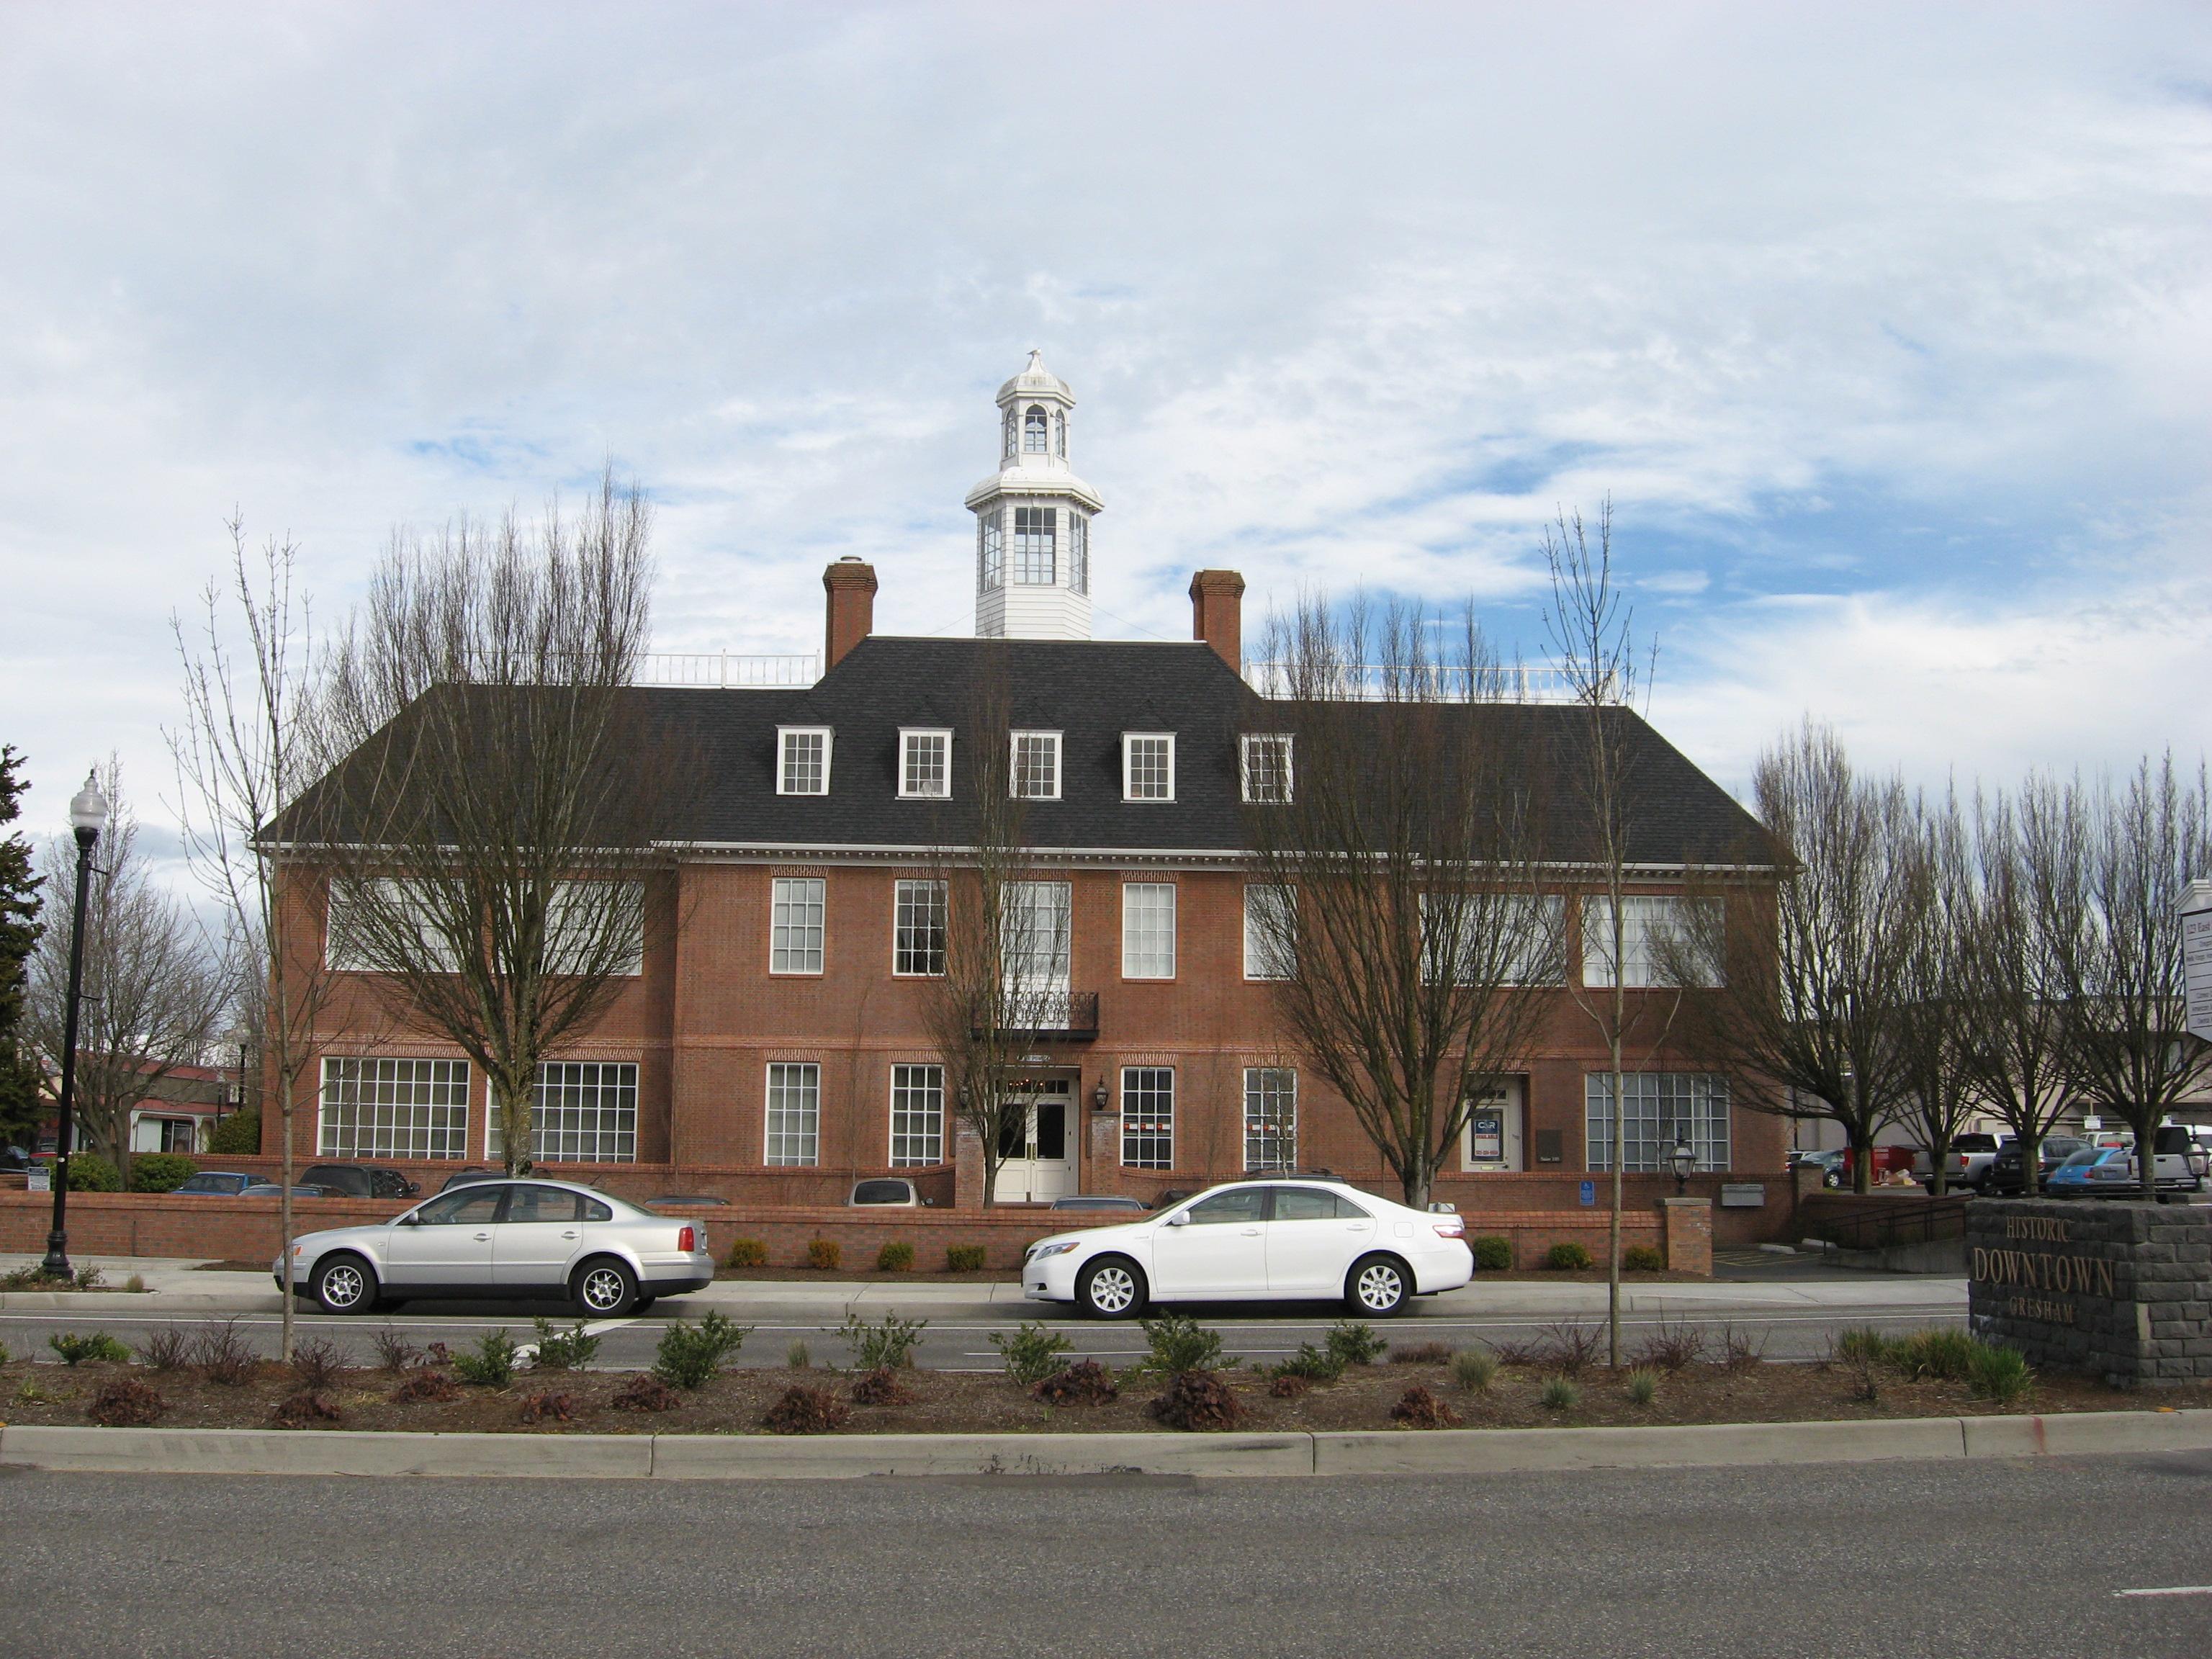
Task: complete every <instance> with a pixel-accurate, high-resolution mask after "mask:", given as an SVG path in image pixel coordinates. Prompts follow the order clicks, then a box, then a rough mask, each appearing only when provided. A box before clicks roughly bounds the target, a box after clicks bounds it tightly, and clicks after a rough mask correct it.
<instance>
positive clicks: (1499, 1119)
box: [1461, 1078, 1527, 1170]
mask: <svg viewBox="0 0 2212 1659" xmlns="http://www.w3.org/2000/svg"><path fill="white" fill-rule="evenodd" d="M1523 1097H1524V1091H1523V1086H1522V1080H1521V1079H1519V1078H1513V1079H1509V1080H1508V1081H1507V1083H1506V1085H1505V1086H1504V1088H1503V1089H1501V1090H1499V1091H1498V1092H1497V1093H1496V1094H1493V1095H1490V1096H1488V1097H1486V1098H1484V1099H1481V1100H1479V1101H1477V1102H1475V1103H1474V1110H1473V1111H1472V1112H1470V1113H1468V1120H1467V1133H1466V1134H1465V1135H1464V1136H1463V1137H1462V1148H1461V1151H1462V1161H1461V1167H1462V1168H1464V1169H1468V1170H1519V1169H1523V1168H1525V1167H1527V1166H1526V1165H1524V1164H1522V1161H1521V1121H1522V1104H1523Z"/></svg>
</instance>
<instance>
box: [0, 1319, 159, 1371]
mask: <svg viewBox="0 0 2212 1659" xmlns="http://www.w3.org/2000/svg"><path fill="white" fill-rule="evenodd" d="M190 1360H191V1338H189V1337H187V1336H186V1335H185V1334H184V1332H183V1331H182V1330H181V1329H180V1328H178V1327H177V1326H174V1325H164V1326H162V1327H161V1329H159V1330H157V1331H155V1332H154V1333H152V1334H150V1335H149V1336H148V1337H147V1339H146V1340H144V1341H143V1342H141V1343H140V1344H139V1345H138V1363H139V1364H142V1365H143V1366H145V1367H146V1368H147V1369H148V1370H156V1371H180V1370H184V1368H185V1365H186V1364H188V1363H189V1362H190ZM7 1363H8V1362H7V1360H6V1359H5V1358H0V1365H4V1364H7Z"/></svg>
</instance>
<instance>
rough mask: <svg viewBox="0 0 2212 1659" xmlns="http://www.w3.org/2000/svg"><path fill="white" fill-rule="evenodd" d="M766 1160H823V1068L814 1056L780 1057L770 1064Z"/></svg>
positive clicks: (788, 1162) (786, 1163)
mask: <svg viewBox="0 0 2212 1659" xmlns="http://www.w3.org/2000/svg"><path fill="white" fill-rule="evenodd" d="M763 1152H764V1156H763V1158H762V1159H761V1161H762V1162H763V1164H777V1165H783V1166H800V1165H805V1164H819V1163H820V1162H821V1161H822V1068H821V1066H817V1065H816V1064H815V1063H814V1062H813V1061H812V1060H800V1061H782V1060H779V1061H777V1062H776V1063H775V1064H774V1065H772V1066H769V1068H768V1126H767V1133H766V1138H765V1139H764V1140H763Z"/></svg>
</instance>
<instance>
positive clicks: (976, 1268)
mask: <svg viewBox="0 0 2212 1659" xmlns="http://www.w3.org/2000/svg"><path fill="white" fill-rule="evenodd" d="M982 1271H983V1247H982V1246H981V1244H948V1245H946V1246H945V1272H947V1273H981V1272H982Z"/></svg>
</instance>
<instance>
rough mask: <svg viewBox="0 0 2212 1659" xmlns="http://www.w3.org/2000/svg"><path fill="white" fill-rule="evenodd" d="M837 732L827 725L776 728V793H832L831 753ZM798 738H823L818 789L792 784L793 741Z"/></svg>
mask: <svg viewBox="0 0 2212 1659" xmlns="http://www.w3.org/2000/svg"><path fill="white" fill-rule="evenodd" d="M836 735H837V734H836V732H833V731H832V730H831V729H830V728H829V727H828V726H777V727H776V728H775V793H777V794H779V795H826V794H828V793H829V753H830V750H831V748H832V746H833V745H834V744H835V743H836ZM793 738H821V739H822V779H821V782H822V787H820V788H818V789H794V788H793V787H791V785H792V769H791V763H792V741H793Z"/></svg>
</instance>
